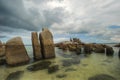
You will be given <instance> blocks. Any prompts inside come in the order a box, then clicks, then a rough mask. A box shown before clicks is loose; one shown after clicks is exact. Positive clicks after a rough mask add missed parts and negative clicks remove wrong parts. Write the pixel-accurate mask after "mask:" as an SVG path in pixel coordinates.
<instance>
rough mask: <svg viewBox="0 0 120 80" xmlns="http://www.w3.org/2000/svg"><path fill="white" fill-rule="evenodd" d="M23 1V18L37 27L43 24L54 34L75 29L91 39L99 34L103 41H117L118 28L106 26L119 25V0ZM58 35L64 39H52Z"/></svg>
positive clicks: (74, 32) (70, 32) (62, 33)
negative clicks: (24, 13)
mask: <svg viewBox="0 0 120 80" xmlns="http://www.w3.org/2000/svg"><path fill="white" fill-rule="evenodd" d="M23 3H24V8H25V9H24V12H26V13H27V14H28V17H26V18H27V19H29V22H31V23H32V24H33V25H35V26H36V27H34V28H35V29H37V30H38V29H41V28H42V27H44V26H47V27H48V28H49V29H50V30H51V31H52V33H53V34H54V35H58V34H61V35H63V36H64V35H65V34H68V33H69V34H78V33H79V34H85V35H87V36H89V37H92V40H95V41H97V40H96V39H98V38H99V40H100V41H103V42H104V41H106V42H115V41H116V42H120V41H119V39H120V37H119V35H118V34H120V28H119V29H110V28H108V27H109V26H111V25H117V26H120V22H119V21H120V10H119V7H120V1H119V0H23ZM22 8H23V7H22ZM25 16H26V15H25ZM23 17H24V16H23ZM38 31H39V30H38ZM28 33H29V32H28ZM93 38H94V39H93ZM58 39H59V40H66V38H64V37H62V38H61V37H60V38H56V40H55V41H59V40H58Z"/></svg>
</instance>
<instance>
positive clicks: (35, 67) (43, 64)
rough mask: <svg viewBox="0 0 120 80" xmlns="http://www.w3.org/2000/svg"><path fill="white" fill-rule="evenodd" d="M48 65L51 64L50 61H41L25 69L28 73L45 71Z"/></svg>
mask: <svg viewBox="0 0 120 80" xmlns="http://www.w3.org/2000/svg"><path fill="white" fill-rule="evenodd" d="M50 64H51V62H50V61H43V62H39V63H37V64H33V65H30V66H28V67H27V69H28V70H29V71H37V70H43V69H47V68H48V67H49V65H50Z"/></svg>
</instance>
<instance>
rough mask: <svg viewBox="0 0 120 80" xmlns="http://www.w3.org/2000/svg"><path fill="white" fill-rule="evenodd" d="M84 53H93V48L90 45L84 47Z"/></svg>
mask: <svg viewBox="0 0 120 80" xmlns="http://www.w3.org/2000/svg"><path fill="white" fill-rule="evenodd" d="M84 52H85V53H88V54H90V53H91V52H92V46H91V45H90V44H86V45H84Z"/></svg>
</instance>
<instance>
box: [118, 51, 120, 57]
mask: <svg viewBox="0 0 120 80" xmlns="http://www.w3.org/2000/svg"><path fill="white" fill-rule="evenodd" d="M118 56H119V57H120V49H119V52H118Z"/></svg>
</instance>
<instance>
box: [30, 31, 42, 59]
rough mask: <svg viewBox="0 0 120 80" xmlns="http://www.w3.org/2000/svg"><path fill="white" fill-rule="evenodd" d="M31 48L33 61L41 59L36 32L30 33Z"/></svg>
mask: <svg viewBox="0 0 120 80" xmlns="http://www.w3.org/2000/svg"><path fill="white" fill-rule="evenodd" d="M32 47H33V55H34V59H36V60H39V59H42V54H41V47H40V42H39V39H38V35H37V32H32Z"/></svg>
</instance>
